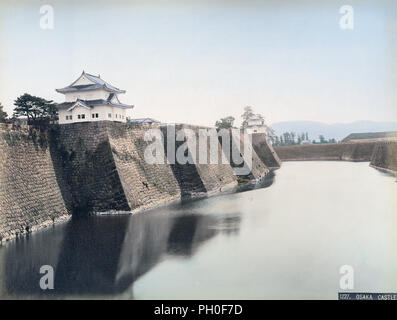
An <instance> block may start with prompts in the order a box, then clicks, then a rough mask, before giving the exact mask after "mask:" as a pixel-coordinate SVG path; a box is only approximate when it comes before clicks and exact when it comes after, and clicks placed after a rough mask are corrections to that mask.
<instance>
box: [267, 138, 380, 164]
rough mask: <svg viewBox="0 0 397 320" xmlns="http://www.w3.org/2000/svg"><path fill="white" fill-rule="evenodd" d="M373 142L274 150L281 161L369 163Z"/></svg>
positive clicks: (312, 145) (282, 147)
mask: <svg viewBox="0 0 397 320" xmlns="http://www.w3.org/2000/svg"><path fill="white" fill-rule="evenodd" d="M375 143H376V142H375V141H370V142H347V143H328V144H309V145H296V146H280V147H275V148H274V150H275V151H276V153H277V154H278V156H279V157H280V159H281V160H282V161H300V160H301V161H309V160H346V161H370V160H371V156H372V152H373V150H374V147H375Z"/></svg>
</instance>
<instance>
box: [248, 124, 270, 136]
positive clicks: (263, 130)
mask: <svg viewBox="0 0 397 320" xmlns="http://www.w3.org/2000/svg"><path fill="white" fill-rule="evenodd" d="M245 130H246V132H247V133H248V134H253V133H266V127H263V126H255V127H250V128H246V129H245Z"/></svg>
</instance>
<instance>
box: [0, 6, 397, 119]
mask: <svg viewBox="0 0 397 320" xmlns="http://www.w3.org/2000/svg"><path fill="white" fill-rule="evenodd" d="M393 2H394V3H393ZM44 4H49V5H52V6H53V8H54V27H55V28H54V29H53V30H43V29H41V28H40V24H39V21H40V18H41V15H40V13H39V9H40V6H41V5H44ZM345 4H349V5H352V6H353V9H354V29H353V30H342V29H341V28H340V26H339V19H340V17H341V16H342V15H341V14H340V13H339V8H340V7H341V6H342V5H345ZM396 59H397V2H396V1H392V0H391V1H386V0H384V1H382V0H381V1H379V0H377V1H376V0H368V1H367V0H353V1H337V0H333V1H299V0H295V1H259V0H258V1H247V0H245V1H242V0H241V1H240V0H234V1H226V0H225V1H200V0H196V1H118V2H114V1H107V2H105V1H99V0H96V1H88V0H87V1H81V0H80V1H62V0H58V1H54V0H46V1H35V0H32V1H18V2H17V1H8V0H6V1H4V0H2V1H1V2H0V102H2V104H3V105H4V106H5V110H6V111H7V112H8V113H9V114H10V113H12V109H13V101H14V100H15V99H16V98H17V97H18V96H19V95H21V94H23V93H25V92H27V93H30V94H33V95H38V96H41V97H44V98H47V99H52V100H55V101H56V102H62V101H63V95H61V94H59V93H56V92H55V89H56V88H61V87H64V86H67V85H69V84H70V83H71V82H73V81H74V80H75V79H76V78H77V77H78V76H79V75H80V74H81V72H82V70H85V71H86V72H89V73H93V74H100V75H101V77H102V78H103V79H104V80H105V81H108V82H109V83H111V84H112V85H115V86H117V87H119V88H121V89H124V90H126V91H127V93H126V94H125V95H121V96H120V100H121V102H123V103H128V104H134V105H135V109H134V110H133V111H132V114H131V116H132V117H133V118H141V117H152V118H155V119H158V120H161V121H164V122H185V123H191V124H200V125H214V123H215V121H216V120H218V119H219V118H221V117H226V116H229V115H231V116H234V117H235V118H236V119H237V123H236V124H239V122H240V115H241V114H242V112H243V108H244V106H246V105H251V106H252V107H253V108H254V111H255V112H257V113H261V114H263V115H264V116H265V117H266V119H267V121H268V122H269V123H274V122H279V121H293V120H313V121H322V122H326V123H333V122H351V121H356V120H374V121H397V90H393V89H397V60H396Z"/></svg>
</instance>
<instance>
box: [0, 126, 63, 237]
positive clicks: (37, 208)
mask: <svg viewBox="0 0 397 320" xmlns="http://www.w3.org/2000/svg"><path fill="white" fill-rule="evenodd" d="M0 150H1V152H0V242H2V241H3V242H4V241H6V240H8V239H12V238H15V237H18V236H21V235H24V234H27V233H29V232H31V231H35V230H37V229H40V228H42V227H45V226H49V225H52V224H53V223H54V222H58V221H62V220H66V219H68V218H69V217H70V215H69V212H68V210H67V206H66V204H65V202H64V199H63V196H62V192H61V190H60V187H59V184H58V181H57V176H56V174H55V169H54V166H53V163H52V159H51V153H50V150H49V144H48V136H47V134H46V133H40V132H39V131H36V130H31V131H29V130H28V129H26V128H25V129H18V130H13V129H12V128H11V127H10V126H7V125H4V124H0Z"/></svg>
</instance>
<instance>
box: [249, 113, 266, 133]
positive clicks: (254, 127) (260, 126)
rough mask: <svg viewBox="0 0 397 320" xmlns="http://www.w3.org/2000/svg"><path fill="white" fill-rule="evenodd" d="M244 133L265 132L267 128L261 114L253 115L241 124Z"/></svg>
mask: <svg viewBox="0 0 397 320" xmlns="http://www.w3.org/2000/svg"><path fill="white" fill-rule="evenodd" d="M243 128H244V130H245V132H246V133H248V134H253V133H265V134H267V131H268V128H267V125H266V124H265V119H264V118H263V117H262V116H261V115H259V114H258V115H254V116H252V117H251V118H249V119H248V120H246V121H245V122H244V124H243Z"/></svg>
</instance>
